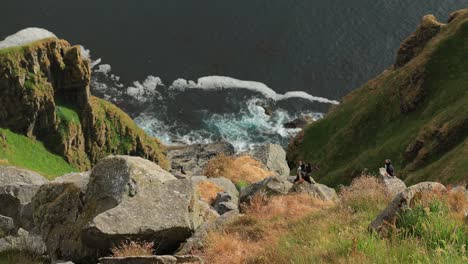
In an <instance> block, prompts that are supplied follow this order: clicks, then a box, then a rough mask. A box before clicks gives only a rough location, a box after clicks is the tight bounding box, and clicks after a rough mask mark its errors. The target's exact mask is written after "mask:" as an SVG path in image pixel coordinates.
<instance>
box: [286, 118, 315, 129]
mask: <svg viewBox="0 0 468 264" xmlns="http://www.w3.org/2000/svg"><path fill="white" fill-rule="evenodd" d="M312 122H314V118H313V117H311V116H308V115H303V116H301V117H298V118H296V119H294V120H293V121H290V122H287V123H284V124H283V126H284V127H285V128H300V129H303V128H305V127H306V126H308V125H310V124H312Z"/></svg>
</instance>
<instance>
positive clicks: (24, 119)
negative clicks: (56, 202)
mask: <svg viewBox="0 0 468 264" xmlns="http://www.w3.org/2000/svg"><path fill="white" fill-rule="evenodd" d="M90 78H91V70H90V65H89V60H88V59H87V58H85V57H83V56H82V54H81V47H79V46H71V45H70V44H69V43H68V42H66V41H64V40H59V39H55V38H50V39H44V40H40V41H36V42H34V43H31V44H29V45H26V46H21V47H13V48H7V49H3V50H0V128H4V129H9V130H10V132H9V133H15V134H17V135H16V136H19V135H26V136H27V137H29V138H30V139H31V140H32V141H34V142H42V143H43V146H45V148H46V149H47V150H48V151H50V152H52V153H55V154H57V155H59V156H62V157H63V158H64V159H65V160H66V161H67V162H68V163H69V164H70V165H71V166H70V167H74V168H76V169H75V170H88V169H89V168H90V167H91V166H92V165H93V164H95V163H96V162H97V161H98V160H99V159H101V158H103V157H105V156H107V155H109V154H128V155H134V156H141V157H143V158H146V159H149V160H151V161H154V162H156V163H158V164H160V165H161V166H162V167H165V168H167V167H168V162H167V161H166V158H165V153H166V150H165V148H164V146H162V144H161V143H160V142H159V141H158V140H157V139H155V138H152V137H150V136H148V135H147V134H146V133H145V132H144V131H143V130H142V129H141V128H139V127H137V126H136V125H135V123H134V122H133V121H132V120H131V118H130V117H129V116H128V115H127V114H125V113H124V112H123V111H121V110H120V109H119V108H117V107H116V106H114V105H113V104H111V103H109V102H106V101H104V100H101V99H98V98H95V97H92V96H91V95H90V92H89V85H90ZM0 151H2V153H4V156H5V157H4V159H8V160H12V161H13V160H14V162H15V165H17V166H22V167H25V168H29V169H33V170H34V169H35V167H34V166H32V165H31V164H28V162H25V163H24V162H23V161H24V160H21V159H15V158H14V157H13V156H11V155H12V154H11V153H12V152H11V151H6V150H0ZM12 164H13V163H12ZM60 171H61V170H53V169H52V170H44V168H43V169H42V170H41V171H40V172H43V173H45V174H47V175H56V173H59V172H60ZM66 171H68V169H67V170H66Z"/></svg>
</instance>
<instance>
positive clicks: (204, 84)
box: [170, 76, 339, 104]
mask: <svg viewBox="0 0 468 264" xmlns="http://www.w3.org/2000/svg"><path fill="white" fill-rule="evenodd" d="M170 88H172V89H176V90H182V91H183V90H186V89H204V90H222V89H247V90H251V91H254V92H258V93H260V94H262V95H263V96H265V97H266V98H270V99H273V100H275V101H281V100H286V99H290V98H302V99H306V100H309V101H312V102H320V103H327V104H339V102H338V101H336V100H330V99H327V98H323V97H318V96H313V95H310V94H308V93H306V92H302V91H292V92H287V93H285V94H278V93H276V92H275V91H274V90H273V89H271V88H270V87H268V86H267V85H265V84H264V83H261V82H255V81H243V80H238V79H235V78H231V77H225V76H207V77H202V78H199V79H198V81H197V82H196V83H195V82H194V81H191V80H188V81H187V80H185V79H177V80H175V81H174V82H173V83H172V86H171V87H170Z"/></svg>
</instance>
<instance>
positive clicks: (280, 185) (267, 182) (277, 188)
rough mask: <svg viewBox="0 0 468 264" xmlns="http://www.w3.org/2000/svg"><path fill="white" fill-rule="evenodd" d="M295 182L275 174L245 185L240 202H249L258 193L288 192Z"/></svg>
mask: <svg viewBox="0 0 468 264" xmlns="http://www.w3.org/2000/svg"><path fill="white" fill-rule="evenodd" d="M292 186H293V184H292V183H291V182H289V181H287V180H285V179H283V178H282V177H278V176H273V177H268V178H266V179H264V180H263V181H259V182H256V183H253V184H251V185H249V186H247V187H244V188H242V189H241V191H240V196H239V201H240V203H249V202H250V200H251V199H252V197H254V196H255V195H256V194H264V195H267V196H273V195H281V194H288V193H289V191H290V190H291V188H292Z"/></svg>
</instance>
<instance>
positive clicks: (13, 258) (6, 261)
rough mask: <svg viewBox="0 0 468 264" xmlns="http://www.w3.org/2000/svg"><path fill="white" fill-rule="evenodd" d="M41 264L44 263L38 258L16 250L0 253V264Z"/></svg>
mask: <svg viewBox="0 0 468 264" xmlns="http://www.w3.org/2000/svg"><path fill="white" fill-rule="evenodd" d="M12 263H16V264H43V263H46V262H45V261H44V260H42V259H41V257H40V256H36V255H35V254H32V253H29V252H23V251H17V250H8V251H4V252H0V264H12Z"/></svg>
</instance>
